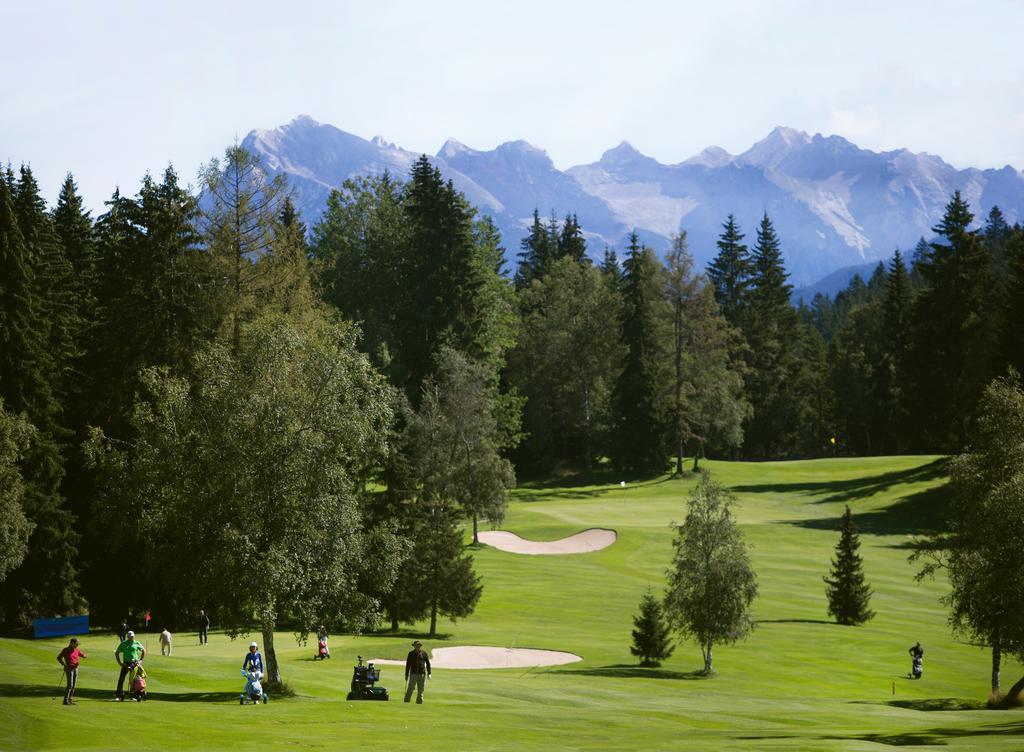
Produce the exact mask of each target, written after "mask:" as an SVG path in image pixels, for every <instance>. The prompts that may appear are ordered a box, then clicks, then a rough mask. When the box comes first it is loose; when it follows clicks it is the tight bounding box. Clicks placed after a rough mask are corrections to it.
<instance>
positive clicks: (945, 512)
mask: <svg viewBox="0 0 1024 752" xmlns="http://www.w3.org/2000/svg"><path fill="white" fill-rule="evenodd" d="M952 499H953V489H952V486H950V485H949V484H946V485H942V486H939V487H937V488H928V489H925V490H924V491H919V492H918V493H915V494H911V495H910V496H906V497H904V498H902V499H900V500H899V501H897V502H896V503H894V504H890V505H889V506H887V507H886V508H885V509H879V510H876V511H874V512H863V513H861V514H857V515H854V522H855V523H856V525H857V529H858V530H859V531H860V532H862V533H867V534H869V535H917V534H924V533H941V532H945V531H947V530H948V529H949V525H948V520H949V507H950V503H951V502H952ZM842 519H843V518H842V516H841V515H837V516H835V517H819V518H816V519H807V520H793V521H789V522H787V524H789V525H797V526H799V527H805V528H810V529H812V530H835V531H838V530H839V529H840V528H841V527H842ZM899 547H900V548H913V547H915V546H914V544H906V543H904V544H901V545H900V546H899Z"/></svg>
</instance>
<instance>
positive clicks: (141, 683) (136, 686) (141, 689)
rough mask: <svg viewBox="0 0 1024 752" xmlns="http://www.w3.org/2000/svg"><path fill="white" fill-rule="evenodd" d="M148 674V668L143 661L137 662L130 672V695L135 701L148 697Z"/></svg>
mask: <svg viewBox="0 0 1024 752" xmlns="http://www.w3.org/2000/svg"><path fill="white" fill-rule="evenodd" d="M146 676H147V674H146V669H144V668H143V667H142V664H141V663H136V664H135V665H134V666H132V669H131V671H129V672H128V695H129V697H131V698H132V699H133V700H135V702H142V701H143V700H145V699H146Z"/></svg>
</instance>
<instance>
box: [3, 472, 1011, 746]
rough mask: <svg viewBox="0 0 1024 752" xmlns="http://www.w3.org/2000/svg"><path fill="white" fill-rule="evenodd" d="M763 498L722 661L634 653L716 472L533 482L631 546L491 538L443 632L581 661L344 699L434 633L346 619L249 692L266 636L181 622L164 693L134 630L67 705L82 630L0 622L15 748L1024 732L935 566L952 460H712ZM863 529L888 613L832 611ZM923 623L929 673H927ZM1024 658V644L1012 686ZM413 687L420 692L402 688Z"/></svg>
mask: <svg viewBox="0 0 1024 752" xmlns="http://www.w3.org/2000/svg"><path fill="white" fill-rule="evenodd" d="M708 465H709V466H710V467H711V468H712V470H713V472H714V475H715V477H716V478H717V479H718V480H719V481H720V482H722V483H724V484H725V485H727V486H729V487H731V488H732V489H733V490H734V491H735V492H736V494H737V496H738V497H739V500H740V506H739V508H738V517H739V519H740V522H741V524H742V526H743V531H744V533H745V535H746V538H747V541H748V543H749V544H750V546H751V548H752V558H753V562H754V565H755V568H756V570H757V574H758V580H759V585H760V591H761V593H760V596H759V597H758V599H757V600H756V601H755V603H754V615H755V618H756V620H757V621H758V628H757V629H756V630H755V632H754V634H753V635H752V636H751V637H750V639H749V640H747V641H746V642H743V643H740V644H739V645H735V646H725V645H721V646H718V647H717V648H716V651H715V667H716V669H717V673H716V675H714V676H712V677H711V678H703V677H699V676H698V675H696V673H695V672H696V670H697V669H699V668H700V667H701V657H700V651H699V648H698V647H697V646H696V645H694V644H692V643H683V644H677V647H676V652H675V655H673V657H672V658H671V659H670V660H669V661H668V662H667V663H666V664H665V665H664V666H663V667H662V668H660V669H641V668H639V667H637V666H636V664H635V660H634V659H633V658H632V656H630V654H629V645H630V630H631V629H632V617H633V615H634V613H635V612H636V610H637V606H638V604H639V601H640V596H641V594H642V593H643V591H644V589H645V588H646V587H647V586H648V585H651V586H653V587H654V589H655V590H656V591H657V592H659V593H660V592H661V590H662V587H663V582H664V571H665V568H666V566H667V564H668V561H669V555H670V552H671V541H672V537H673V531H672V530H671V529H670V523H671V522H672V521H673V520H681V519H682V518H683V516H684V514H685V499H686V495H687V493H688V491H689V489H690V487H691V486H692V484H693V482H694V480H693V478H692V477H689V478H687V479H684V480H681V481H680V480H671V479H669V478H667V477H660V478H653V479H646V480H638V481H634V482H630V483H629V484H628V485H627V486H626V487H625V488H620V487H619V484H618V480H619V478H617V477H611V476H608V477H606V478H603V480H605V481H607V482H606V483H602V484H594V485H585V484H575V483H573V482H572V481H571V480H569V481H564V482H562V483H561V484H558V483H543V484H541V483H537V484H526V485H524V487H522V488H520V489H518V490H517V491H516V492H515V497H514V501H513V503H512V505H511V507H510V509H509V514H508V519H507V521H506V524H505V525H504V528H505V529H508V530H511V531H513V532H515V533H518V534H520V535H522V536H524V537H527V538H534V539H553V538H559V537H562V536H565V535H569V534H571V533H574V532H577V531H579V530H582V529H584V528H587V527H611V528H614V529H616V530H617V531H618V533H619V539H618V542H617V543H615V544H614V545H613V546H611V547H610V548H607V549H604V550H603V551H600V552H597V553H591V554H582V555H573V556H520V555H515V554H507V553H503V552H500V551H497V550H494V549H491V548H487V547H483V548H480V549H478V550H477V551H476V552H475V555H476V565H477V569H478V571H479V572H480V574H481V575H482V577H483V582H484V593H483V597H482V598H481V601H480V604H479V606H478V608H477V611H476V613H475V614H474V615H473V616H472V617H470V618H469V619H466V620H464V621H460V622H459V623H458V624H452V623H450V622H447V621H445V622H442V623H441V624H440V627H439V628H440V631H442V632H444V633H446V634H444V635H443V637H442V638H441V639H438V640H427V639H426V638H423V639H424V642H425V643H426V647H427V649H428V650H429V649H431V648H434V647H439V646H443V645H474V644H477V645H497V646H505V647H533V648H550V649H557V650H567V651H571V652H574V653H577V654H579V655H581V656H583V658H584V660H583V661H582V662H580V663H575V664H570V665H567V666H561V667H555V668H548V669H533V670H523V669H506V670H490V671H456V670H441V669H439V670H436V671H435V672H434V678H433V680H432V681H431V682H430V683H429V684H428V685H427V696H426V704H424V705H423V706H416V705H405V704H403V703H402V702H401V701H400V700H401V693H402V687H401V685H402V681H401V678H402V676H401V673H402V670H401V668H399V667H390V666H388V667H385V668H384V670H383V676H382V681H381V683H382V684H383V685H384V686H386V687H388V688H389V689H390V690H391V693H392V701H391V702H389V703H365V702H363V703H360V702H354V703H349V702H345V701H344V695H345V693H346V692H347V690H348V683H349V679H350V677H351V673H352V664H353V663H354V660H355V656H356V655H357V654H362V655H364V656H367V657H369V656H375V657H382V658H401V657H404V655H405V653H406V651H407V650H408V649H409V647H408V646H409V642H410V641H411V640H412V635H414V634H415V635H419V636H421V635H422V633H423V632H424V631H425V629H424V626H423V625H418V626H417V628H415V629H412V630H408V631H406V632H404V633H402V634H401V635H399V636H395V635H391V634H385V635H364V636H361V637H334V638H333V640H332V643H331V651H332V654H333V658H332V659H331V660H330V661H328V662H324V663H320V662H315V663H314V662H313V661H312V660H311V658H312V655H313V644H312V643H310V645H308V646H306V647H301V648H300V647H296V645H295V641H294V639H293V638H292V636H291V635H289V634H281V635H279V636H278V638H277V640H278V642H277V644H278V647H279V656H280V657H281V659H282V664H283V671H284V674H285V678H286V680H288V681H289V682H290V683H291V685H292V686H293V687H294V688H295V690H296V691H297V693H298V695H297V697H295V698H294V699H289V700H283V701H279V702H275V701H273V699H272V701H271V703H270V704H269V705H267V706H258V707H254V706H245V707H240V706H239V705H238V699H237V697H238V692H239V691H240V690H241V688H242V680H241V677H240V676H239V672H238V668H239V666H240V665H241V661H242V656H243V654H244V653H245V645H246V644H247V642H248V641H243V640H237V641H235V642H231V641H229V640H228V639H227V638H226V637H225V636H224V635H222V634H214V635H213V636H212V637H211V640H210V643H209V645H207V646H205V647H200V646H198V645H197V644H196V640H195V637H194V635H191V634H188V635H187V634H178V635H176V636H175V642H176V645H175V654H174V656H173V657H172V658H162V657H161V656H160V654H159V653H160V651H159V645H158V643H157V639H156V636H155V635H150V636H149V645H150V648H151V650H150V653H151V656H152V657H151V658H150V659H149V660H148V661H147V667H148V669H149V672H150V690H151V693H152V695H153V696H154V699H153V700H151V701H150V702H148V703H143V704H136V703H123V704H120V703H115V702H112V699H111V698H112V697H113V686H114V683H115V682H116V678H117V671H116V665H115V663H114V659H113V655H112V652H113V649H114V643H115V638H113V637H112V636H110V635H108V634H94V635H91V636H88V637H86V638H85V639H84V640H83V648H84V649H85V650H86V651H87V652H88V653H89V654H90V658H89V660H87V661H85V662H84V663H83V668H82V671H81V676H80V685H79V691H78V698H79V705H78V706H77V707H70V708H66V707H63V706H62V705H61V703H60V693H61V692H60V688H59V687H58V684H59V683H60V681H61V676H62V675H61V673H60V670H59V668H58V666H57V664H56V662H55V660H54V658H55V655H56V653H57V651H58V649H59V648H60V646H61V645H63V644H64V641H63V640H43V641H39V642H33V641H27V640H0V729H2V731H0V750H83V749H125V750H128V749H154V750H157V749H175V750H179V749H180V750H222V749H238V750H242V749H265V750H281V749H324V750H337V749H364V750H370V749H373V750H378V749H379V750H396V749H397V750H406V749H408V750H444V751H445V752H450V751H451V750H474V751H475V750H515V749H529V750H576V749H580V750H677V749H680V748H686V749H694V750H717V749H729V750H754V749H770V750H794V749H802V750H872V749H886V748H892V747H894V746H904V745H914V746H921V745H925V746H928V745H933V746H935V747H948V748H956V749H984V750H1021V749H1024V710H1014V711H1008V712H995V711H986V710H983V709H981V708H982V705H983V702H984V700H985V698H986V697H987V694H988V686H987V685H988V671H989V658H990V656H989V653H988V651H987V650H984V649H982V648H978V647H974V646H970V645H966V644H963V643H961V642H958V641H956V640H954V639H953V637H952V636H951V635H950V632H949V628H948V627H947V624H946V612H945V609H944V608H943V606H942V605H941V604H940V602H939V599H940V597H941V596H942V595H943V593H944V592H945V590H946V588H945V585H944V583H942V582H939V581H936V582H925V583H921V584H918V583H915V582H914V571H915V570H914V567H913V566H912V565H910V564H908V562H907V555H908V553H909V549H908V543H909V541H910V539H911V537H912V536H913V535H914V534H915V533H918V532H922V531H925V530H928V529H934V528H936V527H937V526H939V525H941V521H942V519H943V514H944V507H945V504H946V503H947V501H948V497H947V495H946V492H945V490H944V489H943V488H942V486H943V485H944V482H945V479H944V475H943V469H942V463H941V461H940V460H939V458H936V457H897V458H874V459H836V460H818V461H808V462H786V463H714V462H712V463H708ZM844 504H850V506H851V508H852V509H853V511H854V514H855V516H856V520H857V522H858V525H859V526H860V528H861V531H862V535H861V542H862V547H861V552H862V554H863V555H864V558H865V570H866V573H867V577H868V580H869V582H870V583H871V585H872V587H873V588H874V597H873V599H872V604H871V605H872V607H873V608H874V609H875V611H876V612H877V616H876V617H875V619H874V620H873V621H871V622H869V623H868V624H867V625H866V626H862V627H841V626H838V625H835V624H832V623H829V622H828V621H827V616H826V604H825V594H824V584H823V582H822V576H823V575H825V574H826V573H827V571H828V567H829V560H830V557H831V555H832V550H833V547H834V545H835V543H836V541H837V540H838V532H836V528H837V524H838V520H839V517H840V515H841V514H842V511H843V505H844ZM915 640H920V641H921V643H922V644H923V645H924V648H925V651H926V656H925V657H926V660H925V676H924V679H922V680H921V681H916V682H915V681H911V680H908V679H907V678H906V676H907V671H908V670H909V667H910V659H909V656H908V655H907V648H908V647H909V646H910V645H912V644H913V643H914V641H915ZM1022 672H1024V667H1022V666H1020V665H1019V664H1017V663H1016V662H1013V661H1010V662H1008V663H1007V664H1006V665H1005V666H1004V686H1007V687H1008V686H1009V685H1010V684H1012V683H1013V682H1014V681H1016V679H1017V678H1019V677H1020V676H1021V674H1022ZM396 699H397V700H399V701H398V702H396V701H395V700H396Z"/></svg>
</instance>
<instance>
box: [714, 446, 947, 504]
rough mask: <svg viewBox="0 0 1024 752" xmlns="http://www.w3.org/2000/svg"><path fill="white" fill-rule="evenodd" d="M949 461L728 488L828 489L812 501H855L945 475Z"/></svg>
mask: <svg viewBox="0 0 1024 752" xmlns="http://www.w3.org/2000/svg"><path fill="white" fill-rule="evenodd" d="M948 463H949V460H948V459H947V458H945V457H940V458H939V459H937V460H933V461H932V462H929V463H928V464H927V465H920V466H919V467H910V468H907V469H906V470H891V471H890V472H887V473H879V474H878V475H869V476H865V477H861V478H850V479H848V480H830V481H814V482H806V483H756V484H750V485H741V486H732V487H731V490H732V491H735V492H737V493H798V492H804V493H827V494H828V495H827V496H825V498H823V499H819V500H817V501H816V502H815V503H817V504H832V503H836V502H840V503H841V502H848V501H854V500H855V499H860V498H863V497H865V496H872V495H874V494H876V493H880V492H883V491H887V490H888V489H890V488H891V487H893V486H895V485H899V484H903V483H919V482H922V481H928V480H935V479H937V478H940V477H943V476H944V475H946V467H947V465H948ZM829 492H831V493H829Z"/></svg>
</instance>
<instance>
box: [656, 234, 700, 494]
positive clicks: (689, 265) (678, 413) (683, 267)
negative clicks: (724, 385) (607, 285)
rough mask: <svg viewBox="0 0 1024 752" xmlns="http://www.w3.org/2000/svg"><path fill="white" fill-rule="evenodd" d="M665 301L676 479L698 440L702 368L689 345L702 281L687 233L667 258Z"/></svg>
mask: <svg viewBox="0 0 1024 752" xmlns="http://www.w3.org/2000/svg"><path fill="white" fill-rule="evenodd" d="M664 289H665V298H666V300H667V301H668V303H669V305H670V306H671V307H672V352H671V356H672V371H673V383H672V407H671V428H672V434H673V435H672V450H673V452H674V453H675V455H676V471H675V472H676V475H682V474H683V453H684V451H685V447H686V444H687V442H688V441H689V440H690V439H691V438H692V437H693V436H694V430H693V425H692V424H693V415H692V412H691V406H690V398H691V396H692V394H693V387H692V382H693V378H692V376H691V372H692V371H693V370H695V369H696V368H697V367H698V366H697V364H696V363H695V362H694V359H693V353H692V351H691V350H690V348H689V347H687V345H688V344H689V342H688V340H689V337H688V336H687V334H688V333H687V328H688V326H692V324H693V322H690V321H687V318H688V316H687V314H688V313H689V309H692V308H693V305H694V301H695V299H696V297H697V295H699V293H700V281H699V280H697V279H696V278H695V277H694V275H693V256H691V255H690V251H689V249H688V248H687V246H686V231H685V230H684V231H683V232H681V233H680V234H679V235H677V236H676V237H674V238H673V239H672V248H671V250H669V252H668V256H667V257H666V258H665V288H664Z"/></svg>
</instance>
